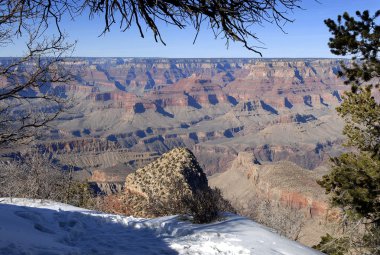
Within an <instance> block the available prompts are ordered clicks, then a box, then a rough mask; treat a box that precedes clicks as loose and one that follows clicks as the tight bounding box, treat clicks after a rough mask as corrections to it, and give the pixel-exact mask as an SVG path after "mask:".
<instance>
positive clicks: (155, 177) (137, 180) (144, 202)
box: [124, 148, 209, 216]
mask: <svg viewBox="0 0 380 255" xmlns="http://www.w3.org/2000/svg"><path fill="white" fill-rule="evenodd" d="M124 186H125V187H124V194H125V199H126V200H128V199H132V201H131V200H129V201H131V205H132V206H133V208H134V209H133V210H134V214H135V215H144V216H149V208H150V206H152V205H149V203H153V202H154V203H155V204H156V205H160V204H165V203H168V202H169V203H170V202H174V201H179V202H180V201H181V199H184V198H189V197H192V196H193V195H195V194H196V192H199V191H204V190H208V189H209V187H208V181H207V178H206V175H205V173H204V172H203V170H202V168H201V167H200V166H199V164H198V162H197V160H196V158H195V156H194V154H193V153H192V152H191V151H190V150H188V149H186V148H175V149H173V150H171V151H169V152H167V153H165V154H164V155H162V157H160V158H159V159H157V160H155V161H154V162H152V163H150V164H148V165H146V166H145V167H143V168H140V169H138V170H137V171H136V172H134V173H132V174H129V175H128V176H127V178H126V181H125V185H124ZM173 206H175V205H173ZM153 209H158V208H153ZM177 213H180V212H177Z"/></svg>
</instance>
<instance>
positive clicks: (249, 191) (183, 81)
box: [0, 58, 347, 245]
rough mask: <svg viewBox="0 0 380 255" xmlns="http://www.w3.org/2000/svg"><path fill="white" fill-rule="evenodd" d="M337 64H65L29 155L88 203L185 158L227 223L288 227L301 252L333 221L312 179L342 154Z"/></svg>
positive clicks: (133, 60)
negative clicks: (51, 112)
mask: <svg viewBox="0 0 380 255" xmlns="http://www.w3.org/2000/svg"><path fill="white" fill-rule="evenodd" d="M341 61H344V62H347V60H344V59H196V58H194V59H161V58H72V59H67V60H66V61H65V68H71V69H72V71H73V73H74V74H75V79H74V80H73V81H72V82H71V83H68V84H55V85H49V86H48V87H49V88H44V90H45V91H53V92H56V93H58V92H59V93H60V94H63V95H64V97H66V98H67V99H68V102H69V103H68V105H69V106H70V107H69V108H68V109H67V111H66V112H64V113H63V114H62V115H60V116H59V117H58V118H57V119H56V120H55V121H54V123H52V125H51V126H53V128H50V129H46V130H45V132H43V133H42V134H41V135H40V136H39V137H37V140H36V141H35V143H34V147H35V148H36V149H37V150H38V151H39V152H41V153H47V154H51V155H53V157H54V160H55V161H56V163H57V164H60V165H61V166H62V167H63V168H64V169H71V170H73V174H74V176H75V177H76V178H78V179H83V180H87V181H89V182H90V183H91V185H92V187H93V189H94V190H95V191H96V192H98V193H100V194H114V193H120V192H122V191H123V190H128V187H125V180H126V178H128V177H127V176H133V174H132V173H134V172H135V171H136V169H141V168H143V167H144V166H146V165H149V163H151V162H153V161H154V160H157V159H158V158H159V157H160V156H161V155H162V154H164V153H166V152H168V151H170V150H172V149H173V148H176V147H186V148H188V149H190V150H191V151H192V153H194V155H195V157H196V159H197V161H198V162H199V167H201V168H202V169H203V171H204V172H205V174H206V175H207V177H208V179H209V183H210V185H212V186H214V187H217V188H219V189H221V191H222V193H223V195H224V196H225V197H226V198H227V199H228V200H230V201H231V203H232V205H233V206H235V207H236V208H237V209H238V212H239V213H241V214H243V215H246V216H249V217H252V218H255V219H262V223H265V224H267V223H268V222H270V221H271V220H272V219H276V220H277V219H283V221H282V222H280V223H281V224H282V223H283V222H288V223H289V222H290V223H292V222H293V223H294V224H293V225H294V226H297V227H298V226H299V228H297V229H296V230H294V231H293V232H294V233H296V234H295V235H294V233H283V234H284V235H286V236H288V237H289V238H293V239H294V240H299V241H301V242H302V243H304V244H307V245H312V244H315V243H317V242H318V241H319V237H320V236H321V235H323V234H324V233H326V232H328V231H330V229H329V228H328V226H333V225H334V224H333V223H334V222H336V221H337V218H339V212H337V211H334V210H330V209H329V206H328V199H327V196H325V195H324V191H323V189H322V188H321V187H319V186H318V184H317V183H316V180H317V179H319V178H321V176H322V175H323V174H325V173H327V172H328V169H329V167H328V163H329V159H330V157H334V156H336V155H339V154H340V153H341V152H342V151H344V148H343V146H342V144H343V142H344V136H343V135H342V128H343V125H344V121H343V120H342V119H341V118H340V117H339V116H338V115H337V113H336V110H335V108H336V107H337V106H338V105H339V104H340V102H341V101H342V96H343V94H344V91H345V90H346V89H347V87H346V86H345V85H344V81H343V79H341V78H338V77H337V73H338V72H339V70H340V62H341ZM39 93H44V92H43V91H40V92H39ZM21 151H22V150H21V149H20V150H18V149H15V148H13V149H12V148H9V149H6V150H3V151H1V155H0V156H1V157H3V158H4V157H9V156H12V155H15V153H16V154H17V153H22V152H21ZM131 174H132V175H131ZM130 178H131V177H130ZM265 203H266V204H265ZM254 208H260V210H258V209H256V210H254ZM267 212H270V213H271V214H270V215H268V214H267ZM294 212H297V214H294ZM253 213H254V214H255V215H253ZM276 213H278V214H276ZM293 214H294V215H296V216H294V215H293ZM284 215H285V216H286V217H288V216H289V218H286V219H285V218H284V217H283V216H284ZM292 215H293V216H292ZM281 217H282V218H281ZM294 217H297V218H294ZM293 220H294V221H293ZM275 223H276V222H275ZM294 226H288V225H287V226H283V228H284V229H286V230H289V229H290V230H292V227H294Z"/></svg>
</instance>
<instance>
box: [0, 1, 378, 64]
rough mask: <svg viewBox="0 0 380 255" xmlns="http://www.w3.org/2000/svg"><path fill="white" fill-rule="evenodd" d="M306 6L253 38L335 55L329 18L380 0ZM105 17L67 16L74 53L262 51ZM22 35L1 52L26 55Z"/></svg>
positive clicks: (285, 49) (204, 33) (205, 34)
mask: <svg viewBox="0 0 380 255" xmlns="http://www.w3.org/2000/svg"><path fill="white" fill-rule="evenodd" d="M301 6H302V7H303V10H295V11H294V13H290V15H289V16H290V17H292V18H293V19H294V22H293V23H288V24H286V25H285V27H284V30H285V31H286V34H285V33H283V32H282V31H281V30H280V29H279V28H277V27H276V26H275V25H273V24H268V23H266V24H264V26H262V27H261V26H256V27H253V29H252V31H254V32H255V33H256V34H257V35H258V36H259V38H260V40H261V42H262V43H259V42H254V41H253V44H255V45H257V46H261V47H265V48H266V49H263V50H261V52H262V53H263V57H267V58H274V57H291V58H294V57H335V56H334V55H332V54H331V53H330V51H329V49H328V47H327V42H328V38H329V36H330V34H329V32H328V29H327V27H326V26H325V25H324V23H323V20H324V19H326V18H334V19H335V18H336V16H337V15H338V14H342V13H343V12H344V11H348V12H349V13H354V12H355V11H356V10H365V9H369V10H372V12H374V11H375V10H378V9H380V1H379V0H318V2H317V1H314V0H303V2H302V3H301ZM102 25H103V23H102V20H101V19H100V18H98V17H95V18H94V19H92V20H89V19H88V17H87V16H86V15H83V16H81V17H77V18H76V19H75V21H71V20H66V21H64V22H63V23H62V27H63V29H64V30H65V31H66V33H67V34H69V39H70V40H71V41H75V40H77V45H76V48H75V51H74V53H73V55H74V56H86V57H172V58H180V57H185V58H191V57H259V55H257V54H255V53H253V52H250V51H248V50H247V49H245V48H244V47H243V46H242V44H240V43H238V42H236V43H233V42H231V43H230V46H229V48H226V45H225V41H224V40H222V39H216V40H215V39H214V36H213V34H212V31H211V30H209V29H207V27H206V26H205V27H203V29H202V30H201V33H200V34H199V35H198V39H197V41H196V43H195V44H194V45H193V39H194V36H195V31H194V29H193V28H191V27H189V28H186V29H183V30H179V29H177V28H174V27H172V26H166V25H165V24H162V25H161V27H160V29H161V34H162V36H163V38H164V40H165V42H166V44H167V45H166V46H164V45H162V44H160V43H156V42H155V41H154V39H153V37H152V35H151V33H150V31H148V32H147V33H146V37H145V38H144V39H143V38H140V36H139V33H138V32H137V30H136V28H132V29H131V30H128V31H126V32H121V31H120V30H119V28H118V26H117V25H115V26H113V27H112V28H111V32H109V33H107V34H105V35H100V34H101V32H102V28H103V27H102ZM22 52H23V48H22V39H18V41H16V42H15V44H14V45H12V46H11V47H7V48H0V56H20V55H22Z"/></svg>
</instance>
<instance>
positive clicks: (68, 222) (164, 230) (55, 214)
mask: <svg viewBox="0 0 380 255" xmlns="http://www.w3.org/2000/svg"><path fill="white" fill-rule="evenodd" d="M0 254H4V255H5V254H9V255H12V254H44V255H45V254H49V255H53V254H72V255H73V254H107V255H108V254H120V255H150V254H173V255H174V254H207V255H208V254H210V255H211V254H257V255H318V254H319V255H320V254H322V253H320V252H318V251H315V250H313V249H310V248H308V247H305V246H303V245H301V244H299V243H297V242H293V241H290V240H288V239H286V238H283V237H281V236H279V235H277V234H275V233H273V232H272V231H271V230H270V229H268V228H265V227H263V226H261V225H259V224H257V223H255V222H253V221H251V220H249V219H246V218H244V217H240V216H236V215H228V216H226V219H225V220H223V221H221V222H215V223H211V224H205V225H197V224H191V223H190V222H187V221H180V220H179V217H178V216H170V217H161V218H155V219H142V218H134V217H127V216H120V215H112V214H104V213H99V212H95V211H89V210H86V209H82V208H78V207H73V206H70V205H66V204H61V203H57V202H53V201H46V200H45V201H41V200H31V199H9V198H0Z"/></svg>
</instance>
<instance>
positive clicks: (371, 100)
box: [317, 10, 380, 254]
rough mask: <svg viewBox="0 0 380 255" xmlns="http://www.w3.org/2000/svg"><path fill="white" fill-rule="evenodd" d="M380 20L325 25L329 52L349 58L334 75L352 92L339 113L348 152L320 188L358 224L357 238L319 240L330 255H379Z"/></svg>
mask: <svg viewBox="0 0 380 255" xmlns="http://www.w3.org/2000/svg"><path fill="white" fill-rule="evenodd" d="M379 16H380V10H378V11H377V12H376V13H375V14H374V15H373V16H371V15H370V13H369V11H364V12H362V13H361V12H359V11H357V12H356V17H354V16H350V15H349V14H348V13H344V14H343V16H338V19H337V22H335V21H334V20H331V19H328V20H325V24H326V25H327V26H328V27H329V30H330V32H331V33H332V35H333V37H332V38H330V41H329V47H330V49H331V52H332V53H333V54H336V55H341V56H346V55H350V56H353V57H352V61H351V62H350V63H348V64H343V63H342V71H341V72H339V74H338V75H339V76H341V77H344V78H345V79H346V84H349V85H351V90H350V91H347V92H346V93H345V94H344V96H343V102H342V104H341V105H340V106H339V107H338V108H337V111H338V113H339V115H340V116H342V117H343V118H344V120H345V122H346V124H345V127H344V129H343V133H344V134H345V135H346V136H347V138H348V139H347V142H346V144H345V145H346V146H348V147H350V148H351V149H350V151H351V152H348V153H344V154H342V155H341V156H339V157H336V158H333V159H332V162H333V167H332V171H331V172H330V173H329V174H328V175H325V176H324V177H323V179H322V180H320V181H319V182H318V183H319V184H320V185H321V186H322V187H324V188H325V189H326V192H327V193H328V194H330V195H331V202H332V205H334V206H338V207H340V208H341V209H342V211H343V213H344V215H345V218H346V219H348V221H351V222H354V221H355V222H359V223H360V224H356V226H358V227H357V232H356V233H359V234H360V238H357V235H356V236H355V237H354V236H353V235H351V236H350V235H346V236H344V237H341V238H337V239H335V240H334V238H332V237H331V236H326V237H324V238H322V242H321V244H320V245H318V247H317V248H319V249H320V250H322V251H325V252H328V254H342V249H341V247H342V242H345V243H346V245H347V246H350V247H351V249H347V251H345V253H347V252H349V251H350V250H355V252H356V254H357V253H358V252H359V253H360V254H380V230H379V229H380V104H379V102H380V101H379V97H378V96H377V98H375V95H376V94H377V93H378V92H379V89H378V87H379V77H380V60H379V58H378V51H379V48H380V40H379V38H380V26H379V25H377V24H376V21H377V18H378V17H379ZM377 95H379V94H377ZM348 224H349V223H348ZM347 237H348V238H347ZM331 243H339V244H340V245H339V247H337V246H336V247H335V248H336V249H335V248H334V247H331V245H330V246H329V245H323V244H331ZM326 247H328V248H326ZM338 248H339V249H338ZM334 249H335V250H334Z"/></svg>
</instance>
